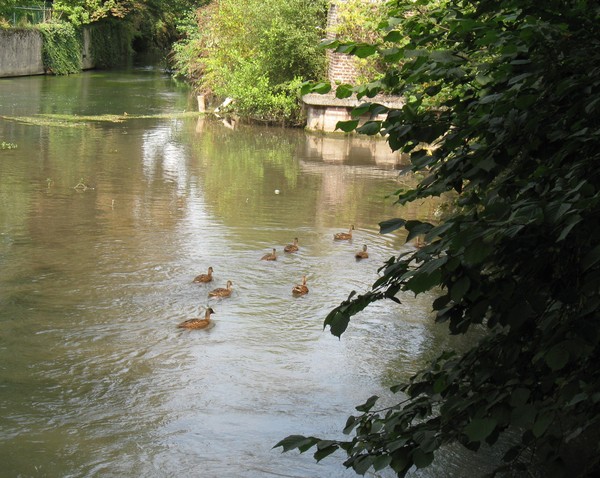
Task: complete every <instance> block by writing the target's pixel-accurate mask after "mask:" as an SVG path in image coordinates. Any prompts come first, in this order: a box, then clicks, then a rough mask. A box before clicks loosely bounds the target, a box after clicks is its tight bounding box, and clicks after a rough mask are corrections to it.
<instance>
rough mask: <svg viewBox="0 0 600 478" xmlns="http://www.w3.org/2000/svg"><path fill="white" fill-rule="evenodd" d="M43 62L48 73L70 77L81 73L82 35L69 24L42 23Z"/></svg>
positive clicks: (39, 27) (39, 26) (40, 29)
mask: <svg viewBox="0 0 600 478" xmlns="http://www.w3.org/2000/svg"><path fill="white" fill-rule="evenodd" d="M36 28H37V29H38V30H39V32H40V33H41V34H42V38H43V42H42V62H43V64H44V68H45V69H46V71H48V72H51V73H53V74H55V75H68V74H70V73H77V72H79V71H81V35H80V34H79V33H78V31H77V30H76V29H75V27H73V25H71V24H69V23H41V24H40V25H38V26H37V27H36Z"/></svg>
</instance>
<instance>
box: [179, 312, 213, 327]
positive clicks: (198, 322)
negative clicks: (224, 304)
mask: <svg viewBox="0 0 600 478" xmlns="http://www.w3.org/2000/svg"><path fill="white" fill-rule="evenodd" d="M214 313H215V311H214V310H212V308H210V307H209V308H208V309H206V312H204V318H203V319H189V320H186V321H184V322H181V324H179V325H178V326H177V327H178V328H180V329H206V328H208V327H210V326H212V325H214V322H213V321H212V320H210V314H214Z"/></svg>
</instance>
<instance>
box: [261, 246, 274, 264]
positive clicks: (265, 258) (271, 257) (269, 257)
mask: <svg viewBox="0 0 600 478" xmlns="http://www.w3.org/2000/svg"><path fill="white" fill-rule="evenodd" d="M260 260H261V261H276V260H277V251H276V250H275V249H273V252H271V253H270V254H265V255H264V256H262V257H261V258H260Z"/></svg>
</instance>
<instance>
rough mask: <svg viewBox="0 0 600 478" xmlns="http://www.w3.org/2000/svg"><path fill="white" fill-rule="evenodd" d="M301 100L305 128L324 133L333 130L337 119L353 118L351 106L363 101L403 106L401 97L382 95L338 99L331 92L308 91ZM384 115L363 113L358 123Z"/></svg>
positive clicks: (393, 106)
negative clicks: (321, 93)
mask: <svg viewBox="0 0 600 478" xmlns="http://www.w3.org/2000/svg"><path fill="white" fill-rule="evenodd" d="M302 100H303V101H304V105H305V108H306V129H307V130H309V131H321V132H324V133H333V132H335V131H336V125H337V123H338V121H350V120H352V119H355V118H353V117H352V115H351V114H350V113H351V111H352V108H355V107H356V106H359V105H361V104H363V103H367V102H368V103H377V104H380V105H383V106H385V107H387V108H390V109H400V108H402V106H404V101H403V100H402V98H400V97H398V96H384V95H379V96H376V97H374V98H366V99H361V100H357V99H356V98H344V99H339V98H336V97H335V94H333V93H328V94H326V95H319V94H316V93H310V94H308V95H304V96H303V97H302ZM385 117H386V115H385V114H381V115H377V116H372V115H363V116H361V117H360V118H359V121H360V123H364V122H365V121H368V120H384V119H385Z"/></svg>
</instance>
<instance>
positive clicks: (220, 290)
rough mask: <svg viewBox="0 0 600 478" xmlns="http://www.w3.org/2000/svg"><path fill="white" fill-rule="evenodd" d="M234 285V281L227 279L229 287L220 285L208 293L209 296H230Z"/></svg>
mask: <svg viewBox="0 0 600 478" xmlns="http://www.w3.org/2000/svg"><path fill="white" fill-rule="evenodd" d="M232 285H233V282H231V281H230V280H228V281H227V288H226V289H224V288H223V287H219V288H217V289H213V290H211V291H210V292H209V293H208V296H209V297H229V296H230V295H231V292H232V290H233V289H232V288H231V286H232Z"/></svg>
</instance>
